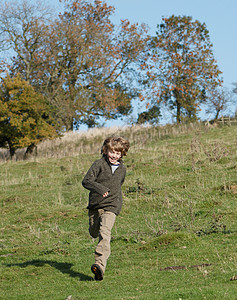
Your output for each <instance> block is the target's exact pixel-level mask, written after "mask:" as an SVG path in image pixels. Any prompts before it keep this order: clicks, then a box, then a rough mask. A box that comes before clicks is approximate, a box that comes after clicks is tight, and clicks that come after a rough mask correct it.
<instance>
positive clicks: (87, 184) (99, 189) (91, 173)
mask: <svg viewBox="0 0 237 300" xmlns="http://www.w3.org/2000/svg"><path fill="white" fill-rule="evenodd" d="M99 172H100V170H99V168H98V167H96V164H95V163H94V164H93V165H92V166H91V167H90V169H89V170H88V172H87V173H86V175H85V177H84V179H83V180H82V185H83V187H84V188H86V189H87V190H90V191H92V192H96V193H98V194H100V195H102V196H103V195H105V194H106V195H107V193H108V192H109V188H107V187H105V186H104V185H103V184H101V183H98V182H96V179H97V176H98V174H99Z"/></svg>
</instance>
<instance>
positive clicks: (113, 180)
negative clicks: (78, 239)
mask: <svg viewBox="0 0 237 300" xmlns="http://www.w3.org/2000/svg"><path fill="white" fill-rule="evenodd" d="M128 149H129V142H128V141H127V140H125V139H124V138H122V137H113V136H112V137H109V138H107V139H106V140H105V141H104V143H103V146H102V149H101V154H102V157H101V158H100V159H98V160H96V161H95V162H94V163H93V164H92V166H91V167H90V169H89V170H88V172H87V173H86V175H85V177H84V179H83V181H82V185H83V187H84V188H86V189H88V190H89V191H90V193H89V204H88V207H87V208H88V210H89V211H88V215H89V233H90V235H91V236H92V237H93V238H97V237H99V242H98V244H97V247H96V250H95V263H94V264H93V265H92V266H91V271H92V272H93V273H94V274H95V280H103V276H104V273H105V268H106V264H107V260H108V258H109V256H110V240H111V230H112V228H113V226H114V222H115V219H116V216H117V215H118V214H119V213H120V211H121V208H122V191H121V186H122V184H123V182H124V179H125V175H126V168H125V166H124V164H123V161H122V160H121V158H122V157H123V156H125V155H127V152H128Z"/></svg>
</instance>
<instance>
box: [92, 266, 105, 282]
mask: <svg viewBox="0 0 237 300" xmlns="http://www.w3.org/2000/svg"><path fill="white" fill-rule="evenodd" d="M91 271H92V273H94V274H95V280H99V281H101V280H103V275H102V271H101V269H100V267H99V266H97V265H92V266H91Z"/></svg>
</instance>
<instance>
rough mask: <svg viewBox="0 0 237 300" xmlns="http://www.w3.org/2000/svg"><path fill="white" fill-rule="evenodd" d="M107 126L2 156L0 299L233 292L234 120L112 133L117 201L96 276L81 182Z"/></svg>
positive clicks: (236, 257) (236, 253)
mask: <svg viewBox="0 0 237 300" xmlns="http://www.w3.org/2000/svg"><path fill="white" fill-rule="evenodd" d="M107 134H108V132H107V133H106V131H105V132H103V134H101V135H98V136H90V137H88V138H87V137H86V136H85V135H84V136H81V137H80V138H79V139H75V138H73V139H72V140H73V141H74V142H72V140H71V142H70V143H69V142H68V143H65V148H63V144H62V143H61V144H60V143H59V142H57V145H56V144H50V145H48V150H47V149H46V148H47V147H44V150H42V151H41V152H40V154H39V156H38V157H37V158H35V159H32V160H28V161H21V160H18V161H2V162H0V186H1V188H0V207H1V217H0V218H1V219H0V222H1V231H0V261H1V265H0V299H4V300H5V299H24V300H27V299H29V300H39V299H50V300H51V299H52V300H54V299H57V300H64V299H68V300H69V299H71V300H79V299H172V300H174V299H177V300H179V299H197V300H200V299H221V300H222V299H236V295H237V281H236V279H237V276H236V275H237V247H236V246H237V225H236V220H237V209H236V200H237V126H230V127H229V126H222V127H219V128H209V127H205V126H203V125H201V124H199V125H196V126H191V127H185V128H184V127H182V128H178V127H172V126H170V127H166V128H163V129H158V128H145V129H144V128H143V129H137V130H134V129H127V130H125V131H124V132H122V134H123V136H125V137H126V138H129V139H130V141H131V149H130V151H129V153H128V156H127V157H125V159H124V161H125V164H126V165H127V177H126V181H125V183H124V185H123V193H124V205H123V210H122V213H121V214H120V216H119V217H118V218H117V220H116V224H115V226H114V229H113V233H112V242H111V247H112V253H111V256H110V259H109V262H108V266H107V270H106V274H105V277H104V280H103V281H101V282H97V281H94V280H93V274H92V273H91V271H90V266H91V264H92V263H93V262H94V255H93V252H94V249H95V246H96V241H95V240H93V239H91V238H90V237H89V234H88V217H87V209H86V206H87V201H88V192H87V191H86V190H85V189H83V188H82V186H81V181H82V178H83V176H84V175H85V172H86V171H87V169H88V168H89V166H90V165H91V163H92V162H93V161H94V160H95V159H97V158H99V157H100V154H99V149H100V146H101V143H102V141H103V139H104V137H106V135H107ZM109 134H110V133H109ZM66 146H67V150H65V149H66ZM70 153H71V155H70Z"/></svg>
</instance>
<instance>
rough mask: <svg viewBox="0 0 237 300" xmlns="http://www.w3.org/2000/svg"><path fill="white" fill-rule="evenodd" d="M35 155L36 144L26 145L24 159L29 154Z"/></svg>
mask: <svg viewBox="0 0 237 300" xmlns="http://www.w3.org/2000/svg"><path fill="white" fill-rule="evenodd" d="M33 154H34V156H35V157H36V156H37V146H36V145H35V144H30V146H28V147H27V149H26V152H25V154H24V159H27V158H29V157H30V156H32V155H33Z"/></svg>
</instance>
